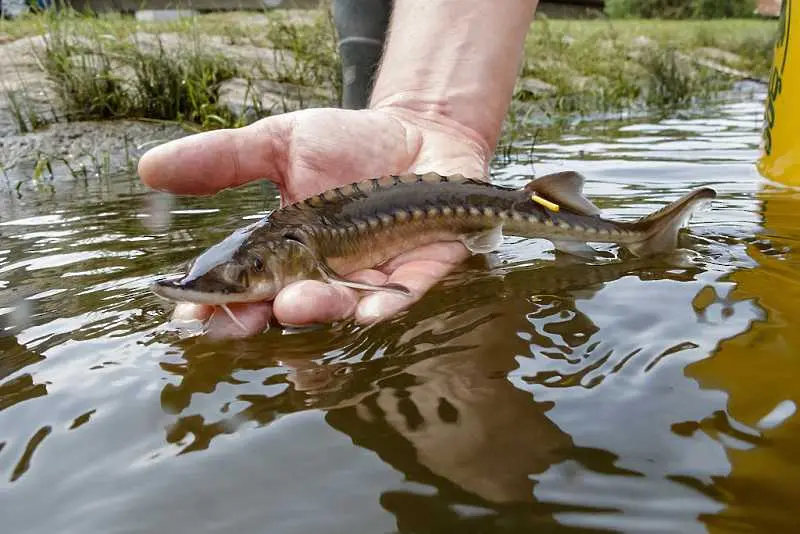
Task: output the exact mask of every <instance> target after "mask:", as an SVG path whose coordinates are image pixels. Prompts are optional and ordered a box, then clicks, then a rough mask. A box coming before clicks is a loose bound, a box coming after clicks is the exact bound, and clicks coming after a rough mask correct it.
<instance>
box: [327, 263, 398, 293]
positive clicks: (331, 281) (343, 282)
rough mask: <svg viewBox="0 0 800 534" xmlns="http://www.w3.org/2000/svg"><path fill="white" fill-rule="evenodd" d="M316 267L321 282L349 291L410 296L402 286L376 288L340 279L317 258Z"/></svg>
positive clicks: (385, 285) (393, 285) (390, 284)
mask: <svg viewBox="0 0 800 534" xmlns="http://www.w3.org/2000/svg"><path fill="white" fill-rule="evenodd" d="M317 266H318V268H319V272H320V273H321V274H322V278H323V280H325V281H326V282H328V283H329V284H339V285H340V286H345V287H349V288H351V289H361V290H363V291H388V292H390V293H395V294H398V295H403V296H404V297H408V296H410V295H411V290H410V289H408V288H407V287H406V286H404V285H402V284H392V283H389V284H384V285H382V286H376V285H373V284H366V283H362V282H354V281H353V280H347V279H346V278H342V277H341V276H339V275H338V274H336V273H335V272H333V269H331V268H330V267H329V266H328V264H327V263H325V262H323V261H321V260H320V259H319V258H318V259H317Z"/></svg>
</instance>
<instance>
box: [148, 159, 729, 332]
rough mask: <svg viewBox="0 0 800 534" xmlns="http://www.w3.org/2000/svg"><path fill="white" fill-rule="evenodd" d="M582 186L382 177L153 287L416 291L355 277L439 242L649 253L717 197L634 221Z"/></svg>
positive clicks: (555, 181) (259, 229)
mask: <svg viewBox="0 0 800 534" xmlns="http://www.w3.org/2000/svg"><path fill="white" fill-rule="evenodd" d="M583 183H584V177H583V176H582V175H581V174H579V173H576V172H572V171H566V172H559V173H555V174H549V175H547V176H542V177H540V178H537V179H534V180H532V181H531V182H529V183H528V184H527V185H526V186H525V187H524V188H521V189H515V188H508V187H503V186H500V185H495V184H491V183H489V182H487V181H484V180H479V179H473V178H466V177H464V176H462V175H451V176H442V175H439V174H435V173H428V174H404V175H392V176H384V177H381V178H373V179H370V180H365V181H363V182H358V183H353V184H351V185H348V186H343V187H337V188H335V189H331V190H329V191H326V192H324V193H322V194H319V195H315V196H312V197H310V198H307V199H305V200H302V201H300V202H297V203H294V204H291V205H288V206H285V207H283V208H281V209H278V210H276V211H274V212H273V213H272V214H270V215H268V216H267V217H265V218H263V219H261V220H259V221H258V222H255V223H253V224H251V225H249V226H246V227H244V228H241V229H239V230H236V231H235V232H233V234H231V235H230V236H229V237H227V238H225V239H224V240H222V241H221V242H219V243H217V244H216V245H214V246H212V247H211V248H209V249H207V250H206V251H205V252H203V253H202V254H200V255H199V256H198V257H197V258H196V259H195V260H194V261H193V262H191V264H190V266H189V269H188V272H187V273H186V274H185V275H184V276H182V277H181V278H179V279H175V280H161V281H158V282H155V283H154V284H153V285H152V286H151V289H152V291H153V292H154V293H155V294H157V295H159V296H161V297H163V298H166V299H169V300H173V301H180V302H193V303H197V304H209V305H217V306H222V307H223V308H224V309H225V310H226V312H227V311H228V310H227V304H230V303H237V302H259V301H268V300H272V299H273V298H274V297H275V295H276V294H277V293H278V292H279V291H280V290H281V289H282V288H283V287H285V286H287V285H288V284H290V283H292V282H295V281H298V280H304V279H318V280H322V281H325V282H329V283H336V284H342V285H345V286H348V287H351V288H355V289H360V290H367V291H392V292H395V293H400V294H405V295H408V294H410V291H409V290H408V289H407V288H405V287H403V286H401V285H398V284H386V285H381V286H375V285H369V284H364V283H359V282H354V281H351V280H347V278H346V276H347V275H348V274H349V273H352V272H355V271H358V270H360V269H366V268H370V267H377V266H380V265H381V264H382V263H385V262H386V261H388V260H390V259H391V258H394V257H395V256H397V255H399V254H401V253H403V252H405V251H408V250H411V249H413V248H416V247H419V246H422V245H425V244H429V243H435V242H440V241H460V242H462V243H463V244H464V245H465V246H466V247H467V248H468V249H469V250H470V251H471V252H473V253H476V254H481V253H488V252H491V251H494V250H496V249H497V248H498V247H499V246H500V244H501V242H502V238H503V234H504V233H506V234H509V235H515V236H521V237H528V238H543V239H547V240H550V241H552V242H553V243H554V245H555V247H556V248H557V249H560V250H564V251H567V252H573V253H579V252H580V248H578V247H586V246H587V245H586V244H587V243H618V244H619V245H621V246H623V247H625V248H627V249H628V250H630V251H631V252H632V253H633V254H634V255H636V256H640V257H643V256H650V255H654V254H660V253H665V252H669V251H671V250H673V249H674V248H675V247H676V245H677V237H678V232H679V230H680V229H681V227H683V226H684V225H685V224H686V223H687V222H688V219H689V218H690V217H691V215H692V213H693V212H694V210H695V208H697V207H698V205H699V204H700V203H703V202H706V201H710V200H711V199H713V198H715V197H716V193H715V191H714V190H713V189H710V188H706V187H704V188H699V189H696V190H694V191H691V192H689V193H687V194H686V195H684V196H683V197H682V198H680V199H678V200H676V201H675V202H673V203H672V204H669V205H667V206H665V207H664V208H662V209H660V210H658V211H656V212H654V213H651V214H650V215H647V216H645V217H643V218H641V219H639V220H637V221H633V222H618V221H612V220H608V219H604V218H602V217H601V216H600V210H599V209H598V208H597V206H595V205H594V204H593V203H592V202H591V201H589V200H588V199H587V198H586V197H584V196H583V193H582V191H583ZM228 313H229V314H230V312H228ZM230 315H232V314H230ZM232 318H233V319H234V320H235V317H232Z"/></svg>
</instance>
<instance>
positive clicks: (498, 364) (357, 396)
mask: <svg viewBox="0 0 800 534" xmlns="http://www.w3.org/2000/svg"><path fill="white" fill-rule="evenodd" d="M698 272H699V269H697V268H696V267H693V266H690V267H676V266H675V265H670V264H667V263H657V262H652V261H649V262H644V261H638V260H637V261H627V262H619V263H610V264H604V265H603V264H601V265H587V264H580V263H574V262H571V261H570V260H565V261H563V262H557V263H556V264H555V265H549V266H544V267H541V266H539V267H534V268H513V267H512V268H510V269H508V273H507V274H506V275H505V276H503V277H499V276H487V275H480V274H479V273H478V272H472V273H468V276H469V275H471V276H472V277H474V278H475V279H474V280H473V281H467V280H465V279H463V278H467V277H461V278H462V279H460V280H458V285H453V286H452V287H450V288H448V290H447V291H446V292H445V291H441V292H439V291H437V292H434V293H433V294H431V295H430V296H429V297H428V298H427V299H426V301H425V305H423V306H419V307H415V308H413V309H412V310H410V311H409V313H408V314H407V315H405V316H404V317H403V318H401V319H399V320H397V321H395V322H394V324H392V325H380V326H376V327H372V328H370V329H367V330H365V331H362V332H361V333H359V334H357V335H356V339H355V340H353V336H352V333H351V334H350V335H349V336H342V337H340V340H341V341H342V342H343V344H342V345H341V348H340V349H339V351H338V352H339V354H337V355H336V356H335V357H332V358H325V361H323V362H321V363H318V362H316V361H315V360H309V359H308V358H310V357H313V355H314V354H315V351H314V350H313V349H309V346H312V347H313V345H314V337H315V335H318V334H315V333H313V332H312V333H309V334H308V335H306V334H303V335H298V336H297V338H299V339H302V338H305V339H302V342H296V344H292V343H288V344H286V343H284V342H285V341H286V339H278V340H275V342H271V343H265V344H262V345H260V347H259V349H252V348H251V352H250V354H247V353H244V354H243V353H242V352H240V350H237V349H232V350H230V351H225V352H224V354H225V355H226V356H222V355H221V354H220V352H219V351H216V350H215V351H211V350H209V347H208V346H206V345H205V344H202V343H200V344H197V345H194V347H191V348H189V347H187V350H186V352H185V354H186V355H187V357H189V359H188V360H187V362H186V364H185V365H182V366H178V367H170V368H169V369H170V370H174V371H175V372H176V373H178V374H179V375H180V376H181V381H180V382H179V383H178V384H171V385H169V386H167V387H166V388H165V390H164V391H163V393H162V401H163V402H164V403H165V408H166V409H168V410H170V411H178V412H180V411H181V410H183V409H185V408H188V407H189V406H190V399H191V398H192V397H193V395H195V394H197V393H209V392H211V391H213V390H215V389H216V388H217V387H218V386H219V385H220V382H222V381H224V382H230V381H231V380H235V379H234V378H233V377H234V376H235V375H236V374H237V373H236V371H237V366H242V365H244V366H246V368H248V369H256V368H257V366H258V365H259V364H258V363H255V362H261V363H260V364H261V365H265V364H266V363H267V362H271V361H273V360H272V359H280V360H281V361H282V362H283V363H284V365H286V366H287V367H288V368H289V369H290V372H289V374H288V375H287V376H286V377H285V382H288V383H289V384H290V387H289V388H288V389H284V390H283V391H282V392H281V393H278V394H273V395H257V394H249V395H239V396H238V397H237V399H238V400H239V401H243V402H244V405H243V407H242V409H241V410H240V411H239V412H238V413H236V414H234V415H230V416H229V417H228V418H227V419H226V420H223V421H217V422H214V423H210V424H208V423H205V422H204V421H203V418H202V416H199V415H197V414H194V415H187V416H184V417H180V418H179V421H178V423H177V424H176V425H175V426H174V427H173V428H172V429H171V430H170V432H169V434H168V436H167V439H168V441H170V442H178V441H181V440H184V438H186V437H187V436H188V435H192V436H193V438H192V440H191V441H190V442H186V443H185V447H184V448H183V449H182V450H183V452H190V451H193V450H198V449H203V448H207V447H209V446H210V444H211V442H212V440H213V439H214V438H215V437H216V436H219V435H221V434H224V433H226V432H232V431H235V429H236V428H237V427H238V426H239V425H241V424H243V423H244V422H245V421H247V420H256V421H258V422H259V423H260V424H267V423H270V422H272V421H274V420H275V418H276V417H278V416H279V415H280V414H281V413H285V412H291V411H296V410H303V409H308V408H314V409H319V410H324V411H325V413H326V416H325V420H326V421H327V423H328V424H329V425H331V426H332V427H333V428H335V429H336V430H338V431H340V432H343V433H345V434H347V436H348V437H349V438H350V439H351V440H352V442H353V443H354V444H355V445H357V446H359V447H363V448H366V449H369V450H371V451H374V452H375V453H376V454H378V456H379V457H380V458H381V459H382V460H383V461H384V462H386V463H387V464H389V465H391V466H392V467H393V468H394V469H396V470H398V471H400V472H402V473H403V475H404V478H405V480H406V481H408V482H412V483H417V484H422V485H424V486H429V487H432V488H435V490H436V491H435V492H434V493H430V492H420V491H419V490H418V489H415V490H393V491H384V492H382V494H381V497H380V503H381V506H382V507H384V508H385V509H386V510H388V511H390V512H391V513H392V514H393V515H395V516H396V518H397V522H398V525H399V526H400V529H401V530H402V531H409V532H414V531H419V530H422V531H430V530H431V529H434V530H436V531H439V530H438V529H449V528H468V527H471V526H474V527H475V528H479V527H480V528H486V527H489V526H494V527H498V523H497V522H498V521H500V523H502V525H504V527H503V528H509V527H513V526H514V525H516V526H519V527H522V526H525V525H527V526H530V525H533V524H539V523H541V522H542V521H544V520H548V519H547V518H551V519H549V521H552V515H553V514H554V513H556V512H561V511H566V510H570V509H571V507H570V506H564V505H560V504H558V503H547V502H541V501H538V500H537V499H536V497H535V486H536V485H537V475H542V474H543V473H545V472H546V471H548V469H550V468H551V467H552V466H553V465H556V464H560V463H562V462H564V461H565V460H568V459H572V460H574V461H577V462H579V463H581V464H583V465H584V466H585V467H586V468H588V469H591V470H596V471H599V472H602V473H606V474H607V475H617V476H629V475H631V474H633V473H634V472H633V471H630V470H627V469H624V468H620V467H619V466H617V465H615V463H614V456H613V455H611V454H608V453H606V452H604V451H602V450H599V449H593V448H581V447H578V446H576V445H575V444H574V443H573V440H572V438H571V437H570V436H569V435H568V434H566V433H565V432H564V431H563V430H561V429H559V427H558V426H557V425H556V424H555V423H554V422H553V421H552V420H551V419H550V418H548V416H547V412H548V411H549V410H550V409H551V408H552V406H553V404H552V403H551V402H537V401H536V400H535V399H532V398H531V395H530V394H528V393H526V392H525V391H522V390H520V389H518V388H517V387H515V386H514V384H513V383H512V382H511V381H509V379H508V376H509V374H510V373H511V372H512V371H514V370H515V369H516V368H517V367H518V362H517V360H518V358H519V357H520V356H522V355H526V354H528V353H529V350H530V347H531V346H536V347H538V348H539V349H540V350H541V351H542V352H541V354H543V355H547V357H548V358H551V359H553V360H564V361H568V362H571V363H572V364H575V365H584V366H585V363H586V362H585V360H586V359H587V358H588V357H589V356H590V354H591V353H592V351H593V350H595V347H596V345H597V344H598V341H597V339H598V338H599V339H602V338H603V333H602V332H601V330H600V328H599V327H598V326H597V325H595V324H594V323H593V322H592V320H591V318H590V317H589V316H587V315H585V314H584V313H582V312H581V311H580V310H579V308H578V306H576V303H575V296H579V297H580V299H581V300H584V301H590V300H591V299H592V297H593V295H594V294H595V293H596V291H598V290H599V289H600V288H602V287H603V286H604V284H605V283H607V282H611V281H614V280H618V279H619V278H620V277H623V276H634V277H637V278H639V279H649V278H654V279H661V280H675V281H678V282H686V281H691V280H693V279H694V277H695V276H696V275H697V274H698ZM289 339H291V336H290V338H289ZM322 339H328V341H329V338H322ZM287 345H288V346H287ZM387 347H388V348H387ZM240 348H242V347H240ZM303 348H304V349H305V350H306V351H307V352H306V357H305V358H303ZM212 354H213V363H212ZM632 356H633V355H630V357H632ZM265 357H267V358H266V359H265ZM603 363H605V359H604V358H601V359H600V360H599V363H597V364H592V365H589V366H586V367H585V368H584V369H582V370H581V371H580V372H578V373H575V374H573V375H565V376H556V374H555V373H543V375H545V376H539V377H536V378H535V379H534V380H535V381H539V380H543V381H545V382H547V383H548V385H550V386H552V387H566V386H568V385H575V384H577V383H580V381H581V376H582V375H584V374H585V373H586V372H588V371H590V370H592V369H596V368H597V367H598V366H600V365H602V364H603ZM653 365H654V364H653ZM212 368H215V369H217V370H218V371H220V370H224V371H223V372H222V373H219V374H217V375H216V376H215V375H214V374H212ZM612 372H613V371H612ZM201 377H202V379H201ZM215 379H216V380H219V381H220V382H217V383H215V382H214V380H215ZM270 382H272V381H271V380H270V379H269V378H268V379H267V380H265V381H264V383H265V384H267V383H270ZM587 387H592V384H588V385H587ZM223 411H226V412H227V410H226V409H223ZM511 429H513V431H512V430H511ZM575 476H578V475H575ZM465 507H466V508H465ZM613 509H614V508H613V507H612V508H610V509H609V508H608V507H603V506H596V507H592V506H588V507H587V506H582V507H581V510H582V511H583V512H584V513H585V512H589V511H592V510H594V511H602V510H607V511H608V510H613ZM465 510H472V512H470V513H465ZM473 516H474V517H473ZM473 523H474V525H473Z"/></svg>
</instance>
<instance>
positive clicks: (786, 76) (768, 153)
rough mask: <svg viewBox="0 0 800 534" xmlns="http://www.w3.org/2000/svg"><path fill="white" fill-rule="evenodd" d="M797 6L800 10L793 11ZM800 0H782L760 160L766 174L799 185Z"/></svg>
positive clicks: (761, 168)
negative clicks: (762, 150)
mask: <svg viewBox="0 0 800 534" xmlns="http://www.w3.org/2000/svg"><path fill="white" fill-rule="evenodd" d="M795 9H798V10H799V11H798V12H797V13H795V12H794V10H795ZM798 54H800V0H783V5H782V6H781V19H780V24H779V30H778V36H777V39H776V40H775V56H774V59H773V63H772V71H771V72H770V77H769V93H768V95H767V103H766V109H765V111H764V131H763V137H764V144H763V148H764V152H763V154H762V156H761V158H760V160H759V162H758V170H759V172H760V173H761V174H762V175H763V176H764V177H766V178H769V179H770V180H774V181H776V182H780V183H783V184H785V185H790V186H800V57H798Z"/></svg>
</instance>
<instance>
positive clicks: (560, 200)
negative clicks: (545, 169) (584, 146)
mask: <svg viewBox="0 0 800 534" xmlns="http://www.w3.org/2000/svg"><path fill="white" fill-rule="evenodd" d="M583 182H584V178H583V175H582V174H580V173H578V172H575V171H562V172H556V173H553V174H547V175H545V176H542V177H540V178H536V179H535V180H532V181H531V182H529V183H528V185H526V186H525V191H526V192H527V193H528V194H530V195H532V194H533V193H536V194H537V195H539V196H540V197H543V198H545V199H547V200H549V201H551V202H554V203H555V204H558V205H559V206H561V207H564V208H566V209H568V210H569V211H572V212H574V213H578V214H580V215H599V214H600V208H598V207H597V206H595V205H594V204H592V202H591V201H590V200H589V199H588V198H586V197H585V196H583Z"/></svg>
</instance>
